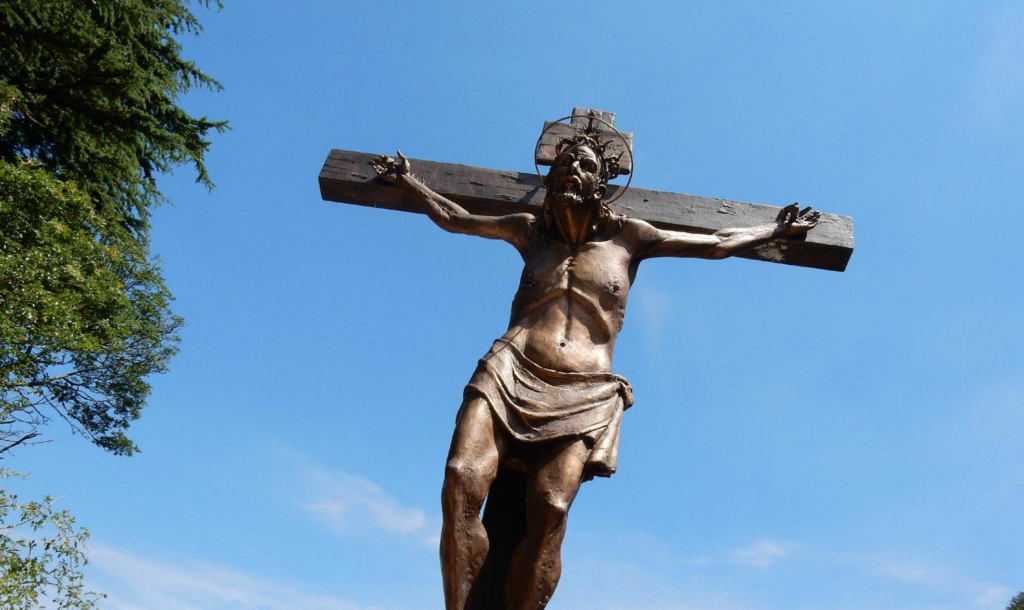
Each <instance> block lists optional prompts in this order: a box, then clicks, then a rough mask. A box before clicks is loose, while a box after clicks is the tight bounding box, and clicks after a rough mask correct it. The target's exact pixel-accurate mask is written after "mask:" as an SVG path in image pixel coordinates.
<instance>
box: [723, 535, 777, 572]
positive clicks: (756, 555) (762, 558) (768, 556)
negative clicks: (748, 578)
mask: <svg viewBox="0 0 1024 610" xmlns="http://www.w3.org/2000/svg"><path fill="white" fill-rule="evenodd" d="M791 549H792V545H791V544H788V543H779V542H772V541H770V540H761V541H759V542H755V543H754V544H752V545H750V546H748V547H746V548H742V549H738V550H735V551H733V552H731V553H730V554H729V556H730V557H731V558H732V560H733V561H735V562H738V563H741V564H744V565H748V566H753V567H755V568H770V567H772V566H773V565H775V563H776V562H777V561H779V560H780V559H785V558H786V557H789V555H790V553H791Z"/></svg>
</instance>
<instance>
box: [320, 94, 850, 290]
mask: <svg viewBox="0 0 1024 610" xmlns="http://www.w3.org/2000/svg"><path fill="white" fill-rule="evenodd" d="M591 113H593V114H594V115H595V116H598V117H599V118H601V119H604V120H605V121H606V122H607V123H609V124H611V125H614V122H615V115H614V114H612V113H610V112H601V111H596V110H594V111H592V110H589V109H586V108H575V109H573V117H574V118H573V120H572V123H570V124H564V123H563V124H558V125H554V126H551V128H550V129H548V130H547V132H546V133H545V135H544V138H543V139H542V140H541V142H540V146H539V148H538V151H537V163H538V164H541V165H550V163H551V162H552V161H553V160H554V146H555V144H557V141H558V140H559V139H560V138H561V137H564V136H566V135H570V134H571V133H572V132H573V130H581V129H583V128H584V127H586V124H587V122H588V119H587V118H586V117H587V116H589V115H591ZM548 126H550V124H546V125H545V127H548ZM594 126H595V127H598V128H600V127H602V126H603V124H598V122H597V121H594ZM622 135H623V137H624V138H625V140H626V143H627V144H626V145H627V146H629V148H630V149H632V145H633V144H632V143H633V136H632V134H627V133H622ZM620 146H621V145H620ZM378 156H379V155H378V154H374V153H360V152H353V151H348V150H332V151H331V152H330V154H329V155H328V156H327V161H326V162H325V163H324V167H323V169H322V170H320V195H321V197H323V199H324V200H325V201H337V202H340V203H351V204H355V205H363V206H371V207H377V208H385V209H390V210H400V211H403V212H418V213H422V210H420V209H419V208H418V207H417V206H416V205H415V203H413V202H412V201H410V200H409V198H408V197H406V195H405V194H404V193H403V192H402V191H401V190H399V189H397V188H394V187H393V186H392V185H390V184H388V183H386V182H384V181H383V180H380V179H379V178H378V177H377V174H376V173H375V172H374V171H373V168H371V167H370V161H371V160H373V159H376V158H377V157H378ZM631 160H632V159H631V158H630V156H629V155H628V154H627V155H623V156H622V164H623V167H622V169H623V173H629V172H631V171H632V165H631V164H630V161H631ZM411 161H412V167H413V173H414V174H415V175H416V177H417V178H418V179H419V180H420V181H421V182H423V184H425V185H426V186H428V187H429V188H431V189H432V190H434V191H435V192H437V193H439V194H441V195H444V196H445V197H448V198H449V199H451V200H452V201H454V202H456V203H458V204H459V205H461V206H463V207H464V208H466V210H468V211H469V212H471V213H473V214H485V215H490V216H498V215H502V214H512V213H516V212H525V211H531V210H538V209H539V208H540V205H541V203H543V201H544V187H543V186H542V185H541V181H540V178H539V177H538V176H537V175H536V174H534V173H528V174H524V173H520V172H512V171H501V170H494V169H484V168H480V167H470V166H466V165H456V164H453V163H437V162H434V161H423V160H419V159H411ZM621 188H622V187H621V186H616V185H609V186H608V198H609V199H610V198H613V197H615V195H616V193H617V191H618V189H621ZM611 207H612V210H613V211H615V212H616V213H618V214H623V215H625V216H631V217H633V218H639V219H642V220H646V221H647V222H650V223H651V224H653V225H655V226H657V227H661V228H664V229H672V230H676V231H689V232H692V233H705V234H708V233H714V232H715V231H718V230H721V229H726V228H730V227H751V226H755V225H763V224H767V223H772V222H775V219H776V217H777V216H778V213H779V210H780V209H781V208H779V207H776V206H770V205H761V204H757V203H743V202H740V201H730V200H728V199H716V198H712V197H698V196H696V195H681V194H677V193H666V192H663V191H652V190H645V189H638V188H633V187H631V188H630V189H629V190H628V191H627V192H626V193H625V194H624V195H623V196H622V197H621V198H619V199H618V200H617V201H615V202H614V203H612V205H611ZM852 254H853V219H852V218H850V217H849V216H838V215H835V214H822V215H821V220H820V221H819V222H818V224H817V226H815V227H814V229H812V230H811V231H810V232H809V233H807V234H806V235H804V236H801V237H800V238H789V239H778V240H773V241H771V242H768V243H767V244H765V245H763V246H761V247H760V248H757V249H755V250H751V251H748V252H746V253H743V254H740V255H739V256H742V257H744V258H752V259H756V260H762V261H768V262H772V263H783V264H786V265H799V266H801V267H814V268H817V269H827V270H830V271H844V270H845V269H846V264H847V262H849V260H850V256H851V255H852Z"/></svg>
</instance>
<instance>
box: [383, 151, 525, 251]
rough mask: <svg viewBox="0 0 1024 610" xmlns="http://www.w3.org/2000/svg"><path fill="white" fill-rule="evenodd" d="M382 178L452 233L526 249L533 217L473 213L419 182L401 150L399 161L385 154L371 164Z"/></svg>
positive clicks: (438, 224) (521, 249)
mask: <svg viewBox="0 0 1024 610" xmlns="http://www.w3.org/2000/svg"><path fill="white" fill-rule="evenodd" d="M370 165H372V166H373V169H374V171H376V172H377V175H378V176H380V177H381V179H383V180H386V181H387V182H390V183H392V184H394V185H396V186H398V187H399V188H401V189H402V190H403V191H405V192H406V193H407V194H408V195H409V197H410V198H412V199H413V201H415V202H416V203H417V204H418V205H419V206H420V209H422V210H423V211H424V212H425V213H426V215H427V216H429V217H430V219H431V220H433V221H434V223H435V224H436V225H437V226H439V227H441V228H442V229H444V230H445V231H449V232H451V233H463V234H466V235H476V236H478V237H486V238H488V239H500V240H503V241H507V242H508V243H510V244H512V245H513V246H515V247H516V248H517V249H518V250H520V251H521V252H522V251H523V249H524V248H525V247H526V234H527V230H528V229H529V226H530V223H531V222H532V221H533V220H534V219H535V216H534V215H533V214H528V213H524V214H507V215H504V216H483V215H480V214H471V213H470V212H468V211H466V209H465V208H463V207H462V206H460V205H459V204H457V203H455V202H454V201H452V200H451V199H448V198H447V197H444V196H443V195H439V194H438V193H435V192H434V191H432V190H431V189H430V188H428V187H427V186H426V185H425V184H423V183H422V182H420V181H419V180H417V179H416V177H415V176H413V175H412V172H411V171H410V164H409V159H407V158H406V157H405V155H403V154H402V151H398V159H397V160H396V159H393V158H392V157H389V156H387V155H381V156H380V157H378V158H377V159H375V160H374V161H372V162H371V163H370Z"/></svg>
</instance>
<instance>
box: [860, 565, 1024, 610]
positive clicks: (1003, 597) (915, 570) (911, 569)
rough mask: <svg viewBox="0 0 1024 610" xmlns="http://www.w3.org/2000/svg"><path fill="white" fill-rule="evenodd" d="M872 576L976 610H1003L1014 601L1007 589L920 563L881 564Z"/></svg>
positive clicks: (956, 571)
mask: <svg viewBox="0 0 1024 610" xmlns="http://www.w3.org/2000/svg"><path fill="white" fill-rule="evenodd" d="M872 572H873V573H874V574H876V575H879V576H882V577H884V578H888V579H892V580H897V581H900V582H904V583H908V584H912V585H917V586H921V587H924V588H926V589H930V590H932V591H938V592H940V593H943V594H944V595H947V596H950V597H955V598H958V599H963V600H965V601H966V602H967V603H970V604H971V605H972V606H973V607H975V608H980V609H983V610H1002V609H1003V608H1005V607H1006V604H1007V602H1008V601H1009V600H1010V598H1011V597H1013V594H1014V591H1012V590H1011V589H1009V588H1008V587H1004V586H1001V585H996V584H993V583H989V582H983V581H978V580H974V579H971V578H968V577H965V576H964V575H963V574H961V573H960V572H959V571H958V570H955V569H952V568H949V567H944V566H930V565H924V564H919V563H910V562H905V563H881V564H879V565H877V566H875V567H874V568H873V570H872Z"/></svg>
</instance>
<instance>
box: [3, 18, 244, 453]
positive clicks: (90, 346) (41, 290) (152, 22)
mask: <svg viewBox="0 0 1024 610" xmlns="http://www.w3.org/2000/svg"><path fill="white" fill-rule="evenodd" d="M189 4H190V3H189V0H90V1H88V2H83V1H81V0H9V1H8V2H4V3H0V457H3V454H4V453H5V452H7V451H10V450H11V449H12V448H14V447H16V446H19V445H22V444H26V443H30V442H33V439H36V437H37V436H38V435H39V428H40V426H41V425H42V424H45V423H47V422H48V421H49V420H50V419H51V418H54V417H60V418H63V419H64V420H66V421H67V422H68V423H69V424H70V425H71V426H72V428H73V429H74V430H76V431H79V432H82V433H84V434H86V435H88V436H90V437H91V438H92V439H93V441H94V442H95V443H96V444H98V445H99V446H101V447H103V448H104V449H107V450H110V451H113V452H114V453H117V454H131V453H132V452H133V451H135V450H136V449H137V448H136V447H135V445H134V444H133V443H132V442H131V441H130V440H129V439H128V438H127V436H126V435H125V430H126V429H127V428H128V426H129V425H130V424H131V423H132V422H133V421H134V420H135V419H137V418H138V417H139V415H140V410H141V408H142V407H143V406H144V405H145V399H146V397H147V395H148V394H149V390H150V388H149V385H148V383H147V382H146V381H145V378H146V377H147V376H148V375H150V374H153V373H158V372H162V371H164V370H165V369H166V366H167V362H168V360H169V359H170V358H171V356H173V354H174V353H175V352H176V349H177V341H178V337H177V335H176V331H177V329H178V328H179V327H180V325H181V320H180V319H179V318H177V317H175V316H174V315H173V314H172V313H171V311H170V309H169V302H170V300H171V296H170V294H169V293H168V291H167V290H166V288H165V287H164V284H163V281H162V278H161V276H160V272H159V269H158V267H157V266H156V265H155V264H154V262H153V261H151V259H150V255H149V223H148V217H149V212H150V210H151V209H152V207H153V206H154V205H157V204H159V203H160V202H161V201H162V200H163V197H162V195H161V193H160V191H159V190H158V189H157V186H156V176H157V175H158V174H160V173H162V172H166V171H169V170H171V169H172V168H173V167H174V166H175V165H178V164H181V163H191V164H193V165H194V166H195V169H196V172H197V180H198V181H199V182H200V183H202V184H205V185H207V186H208V187H212V184H211V183H210V180H209V176H208V175H207V170H206V167H205V165H204V162H203V158H204V155H205V153H206V151H207V149H208V147H209V145H210V142H209V140H208V139H207V136H208V135H210V133H211V132H214V131H222V130H223V129H225V128H226V124H225V123H224V122H219V121H210V120H208V119H206V118H205V117H201V118H195V117H192V116H190V115H189V114H188V113H187V112H186V111H185V110H183V109H182V108H180V107H179V106H178V105H177V98H178V96H180V95H181V94H182V93H184V92H185V91H187V90H189V89H190V88H193V87H201V88H207V89H213V90H216V89H218V88H219V87H220V85H219V84H218V83H217V82H216V81H214V80H213V79H211V78H210V77H209V76H207V75H205V74H203V72H202V71H200V70H199V69H198V68H197V67H196V66H195V65H194V64H193V63H192V62H190V61H187V60H185V59H184V58H182V57H181V45H180V43H179V42H178V40H177V39H176V38H177V37H180V36H181V35H185V34H198V33H199V32H200V31H201V27H200V25H199V23H198V21H197V20H196V18H195V16H194V15H193V14H192V13H191V11H190V10H189V8H188V7H189ZM198 4H200V5H202V6H206V7H209V5H210V0H199V2H198ZM214 4H216V6H219V3H217V2H216V1H214Z"/></svg>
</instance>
